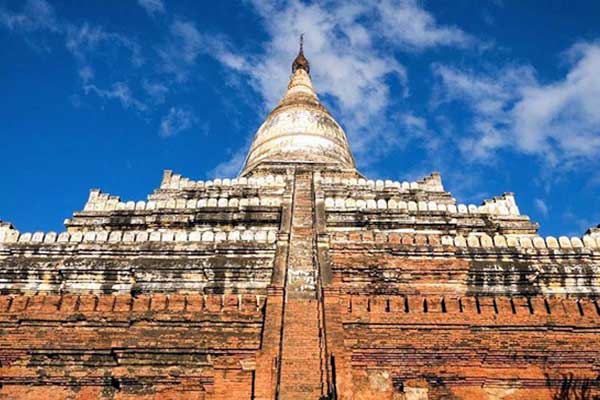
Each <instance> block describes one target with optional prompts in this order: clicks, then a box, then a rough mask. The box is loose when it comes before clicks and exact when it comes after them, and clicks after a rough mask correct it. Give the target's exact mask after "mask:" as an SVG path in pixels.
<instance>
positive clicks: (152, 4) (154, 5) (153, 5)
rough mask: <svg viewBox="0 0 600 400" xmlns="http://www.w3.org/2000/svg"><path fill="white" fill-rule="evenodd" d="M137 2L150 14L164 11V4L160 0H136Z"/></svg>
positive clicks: (153, 14)
mask: <svg viewBox="0 0 600 400" xmlns="http://www.w3.org/2000/svg"><path fill="white" fill-rule="evenodd" d="M137 2H138V4H139V5H140V7H142V8H143V9H144V10H146V12H147V13H148V15H150V16H155V15H157V14H163V13H164V12H165V4H164V3H163V1H162V0H137Z"/></svg>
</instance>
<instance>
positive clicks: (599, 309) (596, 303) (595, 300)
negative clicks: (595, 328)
mask: <svg viewBox="0 0 600 400" xmlns="http://www.w3.org/2000/svg"><path fill="white" fill-rule="evenodd" d="M594 308H596V314H598V315H599V316H600V304H598V299H594Z"/></svg>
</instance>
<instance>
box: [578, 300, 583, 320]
mask: <svg viewBox="0 0 600 400" xmlns="http://www.w3.org/2000/svg"><path fill="white" fill-rule="evenodd" d="M576 303H577V310H579V315H581V316H582V317H583V306H582V305H581V299H577V301H576Z"/></svg>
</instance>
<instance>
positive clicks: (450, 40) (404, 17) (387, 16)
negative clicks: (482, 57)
mask: <svg viewBox="0 0 600 400" xmlns="http://www.w3.org/2000/svg"><path fill="white" fill-rule="evenodd" d="M375 4H377V5H376V7H377V12H378V15H377V19H378V20H379V21H378V22H380V24H379V26H380V29H381V31H380V32H381V35H382V36H383V37H384V38H386V39H387V40H389V41H390V42H393V43H395V44H397V45H399V46H403V47H405V48H407V49H410V50H417V51H420V50H423V49H426V48H430V47H435V46H461V47H467V46H470V45H473V44H475V43H476V42H477V40H476V39H475V38H474V37H473V36H471V35H469V34H467V33H465V32H464V31H463V30H462V29H459V28H457V27H454V26H440V25H439V24H438V23H437V21H436V20H435V18H434V17H433V15H431V14H430V13H428V12H427V11H426V10H424V9H423V8H422V7H421V5H420V4H419V2H417V1H416V0H383V1H378V2H376V3H375Z"/></svg>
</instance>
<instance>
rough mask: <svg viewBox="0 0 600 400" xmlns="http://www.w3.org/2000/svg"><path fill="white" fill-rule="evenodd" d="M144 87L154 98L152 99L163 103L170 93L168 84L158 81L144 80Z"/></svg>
mask: <svg viewBox="0 0 600 400" xmlns="http://www.w3.org/2000/svg"><path fill="white" fill-rule="evenodd" d="M142 88H143V89H144V91H145V92H146V94H148V96H150V98H152V100H153V101H154V102H155V103H157V104H161V103H164V102H165V98H166V96H167V94H168V93H169V88H168V87H167V85H165V84H163V83H161V82H158V81H149V80H147V79H144V80H142Z"/></svg>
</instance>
